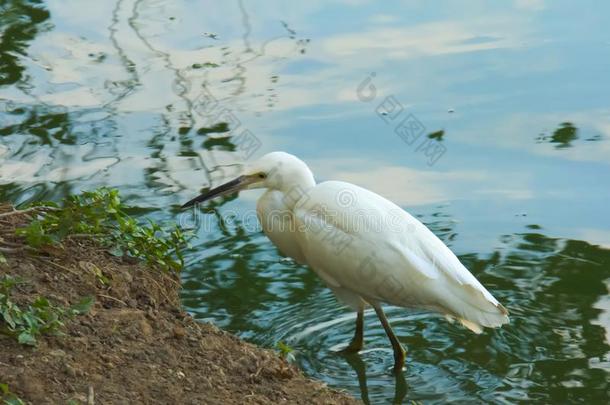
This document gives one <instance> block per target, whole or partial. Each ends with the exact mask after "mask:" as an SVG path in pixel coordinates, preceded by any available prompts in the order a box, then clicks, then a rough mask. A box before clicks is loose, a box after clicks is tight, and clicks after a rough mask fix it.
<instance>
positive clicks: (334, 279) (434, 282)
mask: <svg viewBox="0 0 610 405" xmlns="http://www.w3.org/2000/svg"><path fill="white" fill-rule="evenodd" d="M245 188H250V189H252V188H266V189H267V191H266V192H265V193H264V194H263V195H262V196H261V198H260V199H259V201H258V203H257V214H258V219H259V221H260V222H261V225H262V228H263V231H264V232H265V234H266V235H267V236H268V237H269V239H271V241H272V242H273V243H274V244H275V245H276V246H277V247H278V249H279V250H280V252H282V253H283V254H284V255H286V256H289V257H291V258H293V259H294V260H295V261H297V262H298V263H301V264H306V265H308V266H309V267H310V268H311V269H313V271H314V272H315V273H316V274H317V275H318V276H319V277H320V278H321V279H322V280H323V281H324V282H325V284H326V285H327V286H328V287H330V288H331V289H332V291H333V292H334V294H335V295H336V296H337V298H338V299H339V300H341V301H343V302H344V303H346V304H347V305H349V306H350V307H351V308H353V309H354V310H356V311H357V312H358V317H357V325H356V334H355V336H354V339H353V340H352V342H351V343H350V345H349V346H348V349H347V350H349V351H358V350H360V349H361V348H362V345H363V342H362V340H363V337H362V329H363V325H362V323H363V310H364V308H365V307H366V306H367V305H370V306H372V307H373V308H374V309H375V311H376V312H377V315H378V316H379V318H380V320H381V322H382V324H383V326H384V328H385V330H386V332H387V334H388V336H389V338H390V341H391V342H392V346H393V348H394V358H395V365H394V369H395V370H396V371H399V370H401V369H402V366H403V363H404V356H405V354H404V349H402V346H401V345H400V343H398V340H397V339H396V337H395V335H394V333H393V331H392V329H391V327H390V326H389V323H388V322H387V319H386V318H385V315H384V314H383V310H382V309H381V304H382V303H388V304H392V305H397V306H402V307H415V308H424V309H428V310H433V311H437V312H440V313H441V314H444V315H445V316H446V317H447V318H448V319H457V320H459V321H460V322H461V323H462V324H463V325H464V326H466V327H467V328H468V329H470V330H472V331H474V332H476V333H481V331H482V328H483V327H492V328H493V327H499V326H501V325H502V324H505V323H507V322H508V321H509V318H508V312H507V310H506V309H505V308H504V307H503V306H502V305H501V304H500V303H499V302H498V301H497V300H496V299H495V298H494V297H493V296H492V295H491V293H490V292H489V291H487V289H485V287H483V285H482V284H481V283H480V282H479V281H478V280H477V279H476V278H475V277H474V276H473V275H472V274H471V273H470V272H469V271H468V269H466V267H464V266H463V265H462V263H460V261H459V259H458V258H457V257H456V256H455V255H454V254H453V252H452V251H451V250H450V249H449V248H448V247H447V246H446V245H445V244H444V243H443V242H442V241H441V240H440V239H439V238H437V237H436V235H434V234H433V233H432V232H431V231H430V230H429V229H428V228H427V227H426V226H425V225H423V224H422V223H421V222H420V221H418V220H417V219H416V218H414V217H413V216H411V215H410V214H408V213H407V212H406V211H404V210H403V209H401V208H400V207H398V206H397V205H396V204H394V203H392V202H391V201H389V200H387V199H385V198H383V197H381V196H380V195H378V194H375V193H373V192H371V191H369V190H366V189H364V188H361V187H358V186H356V185H353V184H350V183H345V182H340V181H326V182H323V183H319V184H316V182H315V180H314V177H313V174H312V173H311V171H310V170H309V168H308V167H307V165H306V164H305V163H304V162H302V161H301V160H299V159H298V158H296V157H295V156H293V155H290V154H287V153H284V152H272V153H269V154H267V155H264V156H263V157H261V158H260V159H259V160H257V161H256V162H254V163H253V164H251V165H249V166H248V167H247V168H246V169H245V171H244V173H243V175H242V176H240V177H238V178H237V179H235V180H233V181H231V182H229V183H227V184H225V185H222V186H220V187H218V188H215V189H213V190H210V191H209V192H208V193H206V194H203V195H201V196H199V197H197V198H195V199H193V200H191V201H189V202H188V203H186V204H185V205H184V207H186V206H190V205H193V204H196V203H198V202H202V201H205V200H207V199H210V198H213V197H217V196H220V195H225V194H228V193H232V192H235V191H239V190H241V189H245Z"/></svg>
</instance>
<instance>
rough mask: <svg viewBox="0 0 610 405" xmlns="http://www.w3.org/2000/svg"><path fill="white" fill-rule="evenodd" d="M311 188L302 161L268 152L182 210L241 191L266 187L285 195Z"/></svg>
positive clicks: (309, 177) (313, 182)
mask: <svg viewBox="0 0 610 405" xmlns="http://www.w3.org/2000/svg"><path fill="white" fill-rule="evenodd" d="M314 185H315V180H314V178H313V174H312V173H311V170H309V167H307V165H306V164H305V163H304V162H303V161H302V160H300V159H299V158H297V157H296V156H294V155H291V154H289V153H285V152H271V153H267V154H266V155H264V156H262V157H260V158H259V159H257V160H256V161H254V162H252V163H250V164H248V165H246V166H245V167H244V170H243V171H242V174H241V176H239V177H237V178H236V179H234V180H231V181H229V182H227V183H225V184H223V185H221V186H218V187H216V188H213V189H211V190H210V191H208V192H207V193H204V194H201V195H200V196H198V197H196V198H193V199H192V200H191V201H189V202H187V203H186V204H184V205H183V206H182V208H186V207H190V206H192V205H195V204H197V203H202V202H204V201H207V200H210V199H212V198H216V197H222V196H224V195H227V194H231V193H235V192H238V191H240V190H245V189H254V188H267V189H272V190H279V191H283V192H285V193H288V192H290V190H292V189H293V188H294V187H299V188H301V189H303V190H306V189H308V188H310V187H313V186H314Z"/></svg>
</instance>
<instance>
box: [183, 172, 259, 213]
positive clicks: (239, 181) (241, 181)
mask: <svg viewBox="0 0 610 405" xmlns="http://www.w3.org/2000/svg"><path fill="white" fill-rule="evenodd" d="M248 184H249V182H248V178H247V177H246V176H239V177H238V178H236V179H235V180H231V181H230V182H228V183H225V184H223V185H222V186H218V187H216V188H213V189H211V190H210V191H208V192H207V193H204V194H201V195H200V196H199V197H195V198H193V199H192V200H191V201H189V202H187V203H186V204H184V205H183V206H182V207H180V208H187V207H190V206H193V205H195V204H198V203H202V202H204V201H207V200H210V199H212V198H215V197H221V196H223V195H227V194H231V193H234V192H236V191H239V190H241V188H242V187H245V186H247V185H248Z"/></svg>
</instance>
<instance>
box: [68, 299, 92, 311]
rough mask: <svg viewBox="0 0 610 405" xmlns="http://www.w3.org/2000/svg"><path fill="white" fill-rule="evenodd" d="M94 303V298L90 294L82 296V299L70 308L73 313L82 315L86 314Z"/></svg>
mask: <svg viewBox="0 0 610 405" xmlns="http://www.w3.org/2000/svg"><path fill="white" fill-rule="evenodd" d="M94 303H95V299H94V298H93V296H92V295H89V296H87V297H85V298H83V299H82V300H80V301H79V302H77V303H76V304H74V305H72V306H71V307H70V310H71V311H72V312H73V313H74V314H78V315H83V314H86V313H87V312H89V310H91V307H92V306H93V304H94Z"/></svg>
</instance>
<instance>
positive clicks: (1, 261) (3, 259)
mask: <svg viewBox="0 0 610 405" xmlns="http://www.w3.org/2000/svg"><path fill="white" fill-rule="evenodd" d="M0 264H6V257H4V255H3V254H2V253H0Z"/></svg>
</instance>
